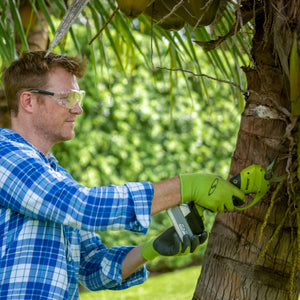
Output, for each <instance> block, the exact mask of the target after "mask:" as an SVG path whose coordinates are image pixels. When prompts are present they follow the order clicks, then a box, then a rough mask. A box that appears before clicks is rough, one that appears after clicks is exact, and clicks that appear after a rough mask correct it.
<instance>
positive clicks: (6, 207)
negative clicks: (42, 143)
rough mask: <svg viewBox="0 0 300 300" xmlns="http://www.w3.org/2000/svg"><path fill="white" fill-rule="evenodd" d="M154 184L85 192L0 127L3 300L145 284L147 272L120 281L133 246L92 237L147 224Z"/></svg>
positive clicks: (52, 161)
mask: <svg viewBox="0 0 300 300" xmlns="http://www.w3.org/2000/svg"><path fill="white" fill-rule="evenodd" d="M152 197H153V186H152V184H151V183H150V182H143V183H127V184H125V185H124V186H107V187H93V188H86V187H84V186H82V185H80V184H78V183H77V182H75V181H74V180H73V179H72V177H71V176H70V174H69V173H68V172H67V171H66V170H64V169H63V168H62V167H60V166H59V165H58V164H57V161H56V159H55V158H54V157H53V156H50V157H49V158H46V157H45V156H44V155H43V153H41V152H40V151H39V150H38V149H36V148H35V147H33V146H32V145H31V144H30V143H28V142H27V141H26V140H24V139H23V138H22V137H21V136H20V135H19V134H17V133H16V132H14V131H12V130H9V129H0V299H18V300H19V299H39V300H41V299H55V300H58V299H77V298H78V297H79V294H78V281H80V282H81V283H82V284H83V285H84V286H86V287H87V288H89V289H91V290H101V289H124V288H127V287H130V286H132V285H136V284H140V283H143V282H144V281H145V280H146V278H147V271H146V269H145V267H143V268H141V269H139V270H138V271H137V272H136V273H134V274H132V275H131V276H130V277H129V278H127V279H126V280H124V281H122V279H121V264H122V260H123V259H124V257H125V256H126V254H127V253H128V252H129V250H130V249H131V248H132V247H125V246H119V247H113V248H110V249H107V248H106V247H105V245H104V244H102V243H101V240H100V238H99V237H98V236H97V235H96V234H95V233H94V232H100V231H107V230H122V229H126V230H131V231H136V232H143V233H146V231H147V228H148V227H149V225H150V207H151V201H152Z"/></svg>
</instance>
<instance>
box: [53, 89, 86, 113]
mask: <svg viewBox="0 0 300 300" xmlns="http://www.w3.org/2000/svg"><path fill="white" fill-rule="evenodd" d="M56 94H62V93H56ZM84 96H85V91H77V90H71V91H68V92H65V94H64V95H63V96H60V97H59V98H58V99H57V101H58V102H59V104H61V105H63V106H65V107H67V108H69V109H71V108H73V107H74V106H75V105H76V104H77V103H78V104H79V105H80V106H82V103H83V99H84Z"/></svg>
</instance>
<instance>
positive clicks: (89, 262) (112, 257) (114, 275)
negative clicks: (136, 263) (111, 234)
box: [79, 232, 148, 291]
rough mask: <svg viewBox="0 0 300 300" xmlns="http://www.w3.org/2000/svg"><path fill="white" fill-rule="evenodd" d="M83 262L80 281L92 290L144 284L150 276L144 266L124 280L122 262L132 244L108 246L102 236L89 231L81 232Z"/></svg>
mask: <svg viewBox="0 0 300 300" xmlns="http://www.w3.org/2000/svg"><path fill="white" fill-rule="evenodd" d="M81 239H82V241H81V260H80V261H81V263H80V270H79V281H80V283H81V284H82V285H84V286H85V287H87V288H88V289H90V290H92V291H98V290H105V289H109V290H121V289H126V288H129V287H131V286H133V285H138V284H142V283H143V282H145V280H146V279H147V277H148V271H147V270H146V267H145V266H143V267H142V268H140V269H139V270H137V271H136V272H135V273H133V274H132V275H131V276H129V277H128V278H127V279H126V280H123V281H122V269H121V266H122V262H123V259H124V258H125V256H126V255H127V253H128V252H129V251H130V250H131V249H132V248H133V247H130V246H116V247H112V248H109V249H108V248H107V247H106V246H105V245H104V244H102V242H101V240H100V238H99V237H98V236H97V235H95V234H93V233H89V232H84V233H83V232H81Z"/></svg>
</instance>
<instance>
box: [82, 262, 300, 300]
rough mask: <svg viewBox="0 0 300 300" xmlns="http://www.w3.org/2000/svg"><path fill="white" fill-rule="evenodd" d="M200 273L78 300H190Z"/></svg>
mask: <svg viewBox="0 0 300 300" xmlns="http://www.w3.org/2000/svg"><path fill="white" fill-rule="evenodd" d="M200 271H201V266H197V267H190V268H186V269H183V270H178V271H174V272H169V273H165V274H162V275H158V276H153V277H150V278H149V279H148V280H147V281H146V282H145V283H144V284H141V285H138V286H134V287H132V288H129V289H127V290H123V291H99V292H82V293H80V300H94V299H97V300H107V299H111V300H157V299H164V300H190V299H192V298H193V294H194V290H195V288H196V284H197V280H198V277H199V275H200ZM299 300H300V295H299Z"/></svg>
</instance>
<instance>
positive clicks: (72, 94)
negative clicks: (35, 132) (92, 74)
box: [28, 89, 85, 109]
mask: <svg viewBox="0 0 300 300" xmlns="http://www.w3.org/2000/svg"><path fill="white" fill-rule="evenodd" d="M28 92H31V93H39V94H43V95H48V96H53V99H54V100H55V101H56V102H57V103H58V104H60V105H62V106H64V107H67V108H69V109H72V108H73V107H74V106H75V105H76V104H77V103H78V104H79V105H80V106H81V107H82V103H83V99H84V96H85V91H83V90H80V91H77V90H68V91H61V92H49V91H44V90H39V89H31V90H29V91H28Z"/></svg>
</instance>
